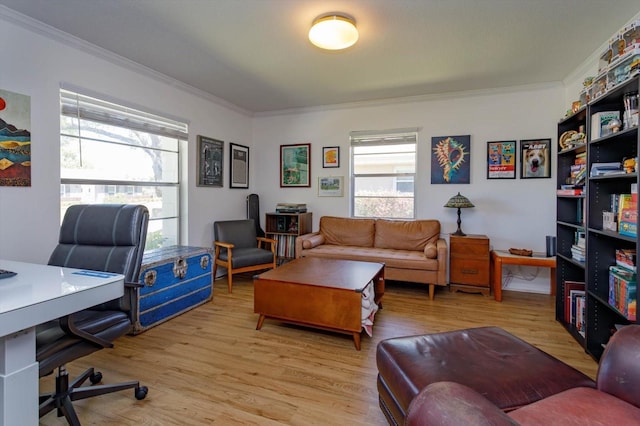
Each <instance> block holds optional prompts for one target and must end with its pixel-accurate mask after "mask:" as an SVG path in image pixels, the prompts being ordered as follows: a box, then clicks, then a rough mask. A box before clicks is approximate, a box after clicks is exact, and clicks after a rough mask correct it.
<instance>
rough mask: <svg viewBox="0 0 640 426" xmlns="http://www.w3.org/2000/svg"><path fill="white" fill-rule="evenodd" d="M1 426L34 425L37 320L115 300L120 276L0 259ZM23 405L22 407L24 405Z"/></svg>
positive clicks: (119, 290)
mask: <svg viewBox="0 0 640 426" xmlns="http://www.w3.org/2000/svg"><path fill="white" fill-rule="evenodd" d="M0 269H6V270H9V271H14V272H17V273H18V275H16V276H15V277H11V278H5V279H0V403H1V404H2V405H1V406H0V425H2V426H4V425H7V426H9V425H37V424H38V419H39V414H38V404H39V402H38V394H39V391H38V384H39V383H38V382H39V378H38V363H37V362H36V332H35V327H36V325H38V324H41V323H44V322H47V321H49V320H52V319H55V318H59V317H62V316H64V315H68V314H70V313H73V312H77V311H80V310H82V309H85V308H88V307H91V306H94V305H97V304H99V303H103V302H106V301H109V300H113V299H117V298H119V297H121V296H122V295H123V294H124V277H123V276H122V275H118V274H106V273H91V272H90V271H81V270H78V269H71V268H60V267H56V266H47V265H38V264H32V263H23V262H14V261H9V260H2V259H0ZM25 407H26V408H25Z"/></svg>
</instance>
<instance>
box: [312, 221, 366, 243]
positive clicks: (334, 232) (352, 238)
mask: <svg viewBox="0 0 640 426" xmlns="http://www.w3.org/2000/svg"><path fill="white" fill-rule="evenodd" d="M375 223H376V221H375V219H353V218H345V217H334V216H322V217H321V218H320V233H321V234H322V235H324V240H325V244H332V245H341V246H342V245H344V246H346V245H349V246H358V247H373V237H374V233H375Z"/></svg>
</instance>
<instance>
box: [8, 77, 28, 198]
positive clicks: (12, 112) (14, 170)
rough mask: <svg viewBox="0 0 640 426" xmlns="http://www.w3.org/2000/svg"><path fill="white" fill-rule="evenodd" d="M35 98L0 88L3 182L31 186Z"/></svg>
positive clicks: (11, 184) (9, 184)
mask: <svg viewBox="0 0 640 426" xmlns="http://www.w3.org/2000/svg"><path fill="white" fill-rule="evenodd" d="M30 127H31V98H30V97H29V96H25V95H21V94H18V93H13V92H9V91H6V90H2V89H0V186H31V132H30V131H29V130H28V129H29V128H30Z"/></svg>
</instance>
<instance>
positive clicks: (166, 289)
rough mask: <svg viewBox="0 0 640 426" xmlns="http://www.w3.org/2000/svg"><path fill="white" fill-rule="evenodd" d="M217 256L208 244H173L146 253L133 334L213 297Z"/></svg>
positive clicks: (137, 297) (135, 309) (142, 267)
mask: <svg viewBox="0 0 640 426" xmlns="http://www.w3.org/2000/svg"><path fill="white" fill-rule="evenodd" d="M212 265H213V257H212V254H211V249H210V248H206V247H189V246H170V247H164V248H159V249H155V250H150V251H147V252H145V254H144V257H143V258H142V266H141V268H140V278H139V281H138V282H139V283H140V284H144V287H140V288H138V289H136V302H135V306H134V313H135V318H136V321H135V322H134V325H133V334H138V333H141V332H143V331H145V330H146V329H148V328H151V327H153V326H156V325H158V324H160V323H162V322H164V321H167V320H169V319H171V318H173V317H175V316H177V315H180V314H181V313H183V312H186V311H188V310H189V309H193V308H194V307H196V306H198V305H201V304H203V303H206V302H208V301H209V300H211V297H212V296H213V274H212V272H213V270H212Z"/></svg>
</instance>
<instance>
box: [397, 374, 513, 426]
mask: <svg viewBox="0 0 640 426" xmlns="http://www.w3.org/2000/svg"><path fill="white" fill-rule="evenodd" d="M405 424H406V425H408V426H423V425H430V426H445V425H451V426H453V425H469V426H488V425H491V426H513V425H517V424H518V423H517V422H515V421H514V420H513V419H512V418H510V417H509V416H507V415H506V414H505V413H504V412H503V411H502V410H501V409H500V408H498V407H497V406H496V405H495V404H493V403H492V402H491V401H489V400H488V399H487V398H485V397H484V396H482V395H480V394H479V393H478V392H476V391H474V390H473V389H471V388H469V387H467V386H464V385H461V384H459V383H454V382H436V383H432V384H430V385H429V386H427V387H426V388H424V389H423V390H422V391H420V393H419V394H418V395H416V397H415V398H413V400H412V401H411V404H409V408H408V410H407V419H406V422H405Z"/></svg>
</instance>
